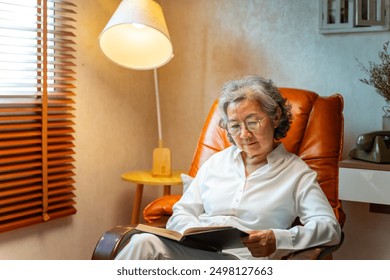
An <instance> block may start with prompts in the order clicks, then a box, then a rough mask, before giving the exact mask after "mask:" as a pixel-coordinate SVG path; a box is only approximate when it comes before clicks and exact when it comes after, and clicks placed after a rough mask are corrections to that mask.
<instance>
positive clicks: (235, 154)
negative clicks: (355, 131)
mask: <svg viewBox="0 0 390 280" xmlns="http://www.w3.org/2000/svg"><path fill="white" fill-rule="evenodd" d="M267 161H268V163H267V164H266V165H264V166H262V167H260V168H259V169H257V170H256V171H254V172H253V173H252V174H250V175H249V176H247V177H246V176H245V167H244V163H243V160H242V157H241V151H240V149H238V148H237V147H236V146H235V145H233V146H231V147H229V148H227V149H225V150H223V151H221V152H219V153H216V154H214V155H213V156H212V157H210V159H209V160H207V161H206V162H205V163H204V164H203V165H202V166H201V168H200V169H199V171H198V174H197V176H196V177H195V178H194V180H193V181H192V183H191V185H190V186H189V188H188V189H187V190H186V191H185V193H184V194H183V196H182V198H181V199H180V200H179V201H178V202H177V203H176V204H175V205H174V207H173V210H174V212H173V215H172V216H171V218H170V219H169V220H168V223H167V228H169V229H173V230H176V231H179V232H183V231H184V230H186V229H187V228H190V227H199V226H213V225H215V226H217V225H218V226H221V225H229V226H234V227H237V228H239V229H241V230H244V231H248V230H260V229H272V230H273V232H274V234H275V237H276V248H277V252H276V253H275V254H273V256H275V257H280V256H281V255H283V254H286V253H287V252H291V251H295V250H300V249H305V248H309V247H313V246H318V245H333V244H337V243H338V242H339V239H340V234H341V229H340V225H339V223H338V221H337V219H336V218H335V215H334V213H333V209H332V208H331V206H330V204H329V202H328V200H327V198H326V196H325V194H324V193H323V191H322V189H321V188H320V186H319V184H318V182H317V179H316V178H317V173H316V172H314V171H313V170H312V169H310V168H309V167H308V166H307V164H306V163H305V162H304V161H303V160H302V159H300V158H299V157H298V156H296V155H294V154H292V153H289V152H287V151H286V150H285V148H284V146H283V144H280V145H279V146H278V147H277V148H275V149H274V150H273V151H272V152H271V153H270V154H269V155H268V156H267ZM296 217H299V218H300V221H301V223H302V224H303V225H304V226H294V227H292V228H291V224H292V223H293V222H294V220H295V218H296ZM226 252H228V253H232V254H234V255H236V256H237V257H238V258H240V259H254V257H252V255H251V254H250V252H249V250H248V249H247V248H246V247H243V248H238V249H229V250H226Z"/></svg>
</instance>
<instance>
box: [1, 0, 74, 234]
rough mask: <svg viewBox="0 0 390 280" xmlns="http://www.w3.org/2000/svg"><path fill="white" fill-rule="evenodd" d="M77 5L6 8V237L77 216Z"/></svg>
mask: <svg viewBox="0 0 390 280" xmlns="http://www.w3.org/2000/svg"><path fill="white" fill-rule="evenodd" d="M74 8H75V5H74V4H73V3H72V0H66V1H62V0H8V1H4V0H0V232H3V231H7V230H11V229H15V228H20V227H23V226H27V225H30V224H35V223H40V222H46V221H50V220H52V219H56V218H60V217H64V216H68V215H72V214H75V213H76V209H75V207H74V205H75V201H74V196H75V195H74V187H73V185H74V180H73V176H74V173H73V169H74V166H73V163H74V159H73V155H74V151H73V148H74V146H73V140H74V139H73V132H74V130H73V121H72V120H73V118H74V113H73V112H74V107H73V106H74V104H73V103H74V101H73V96H74V92H73V90H74V74H75V72H74V69H73V68H74V58H75V57H74V53H75V49H74V41H73V37H74V34H73V30H74V24H75V22H74V19H73V15H74V14H75V12H74Z"/></svg>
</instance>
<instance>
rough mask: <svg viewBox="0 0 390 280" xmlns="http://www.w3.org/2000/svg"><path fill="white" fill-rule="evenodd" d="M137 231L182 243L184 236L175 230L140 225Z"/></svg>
mask: <svg viewBox="0 0 390 280" xmlns="http://www.w3.org/2000/svg"><path fill="white" fill-rule="evenodd" d="M135 229H137V230H139V231H142V232H148V233H153V234H155V235H158V236H162V237H166V238H169V239H173V240H176V241H180V239H181V238H182V235H181V234H180V232H177V231H174V230H169V229H166V228H160V227H154V226H148V225H144V224H139V225H137V226H136V227H135Z"/></svg>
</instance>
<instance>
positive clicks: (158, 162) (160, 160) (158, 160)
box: [152, 68, 172, 177]
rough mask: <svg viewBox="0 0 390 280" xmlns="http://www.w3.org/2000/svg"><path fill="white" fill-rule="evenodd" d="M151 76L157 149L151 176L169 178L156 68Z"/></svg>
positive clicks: (169, 164)
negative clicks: (152, 78)
mask: <svg viewBox="0 0 390 280" xmlns="http://www.w3.org/2000/svg"><path fill="white" fill-rule="evenodd" d="M153 74H154V91H155V94H156V108H157V127H158V148H155V149H154V150H153V169H152V175H153V176H160V177H170V176H171V174H172V171H171V151H170V150H169V149H168V148H163V140H162V129H161V113H160V96H159V89H158V76H157V68H154V69H153Z"/></svg>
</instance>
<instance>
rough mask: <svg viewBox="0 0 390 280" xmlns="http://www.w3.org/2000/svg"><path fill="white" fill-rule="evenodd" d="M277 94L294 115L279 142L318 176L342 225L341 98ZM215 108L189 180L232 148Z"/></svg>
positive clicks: (287, 90) (294, 91) (292, 91)
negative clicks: (340, 192)
mask: <svg viewBox="0 0 390 280" xmlns="http://www.w3.org/2000/svg"><path fill="white" fill-rule="evenodd" d="M280 92H281V94H282V95H283V97H285V98H287V100H288V102H289V103H290V105H291V106H292V114H293V121H292V124H291V128H290V130H289V132H288V133H287V136H286V137H285V138H283V139H282V140H281V142H283V144H284V145H285V147H286V149H287V150H288V151H290V152H292V153H294V154H296V155H298V156H300V157H301V158H302V159H303V160H304V161H305V162H306V163H307V164H308V165H309V166H310V167H311V168H312V169H313V170H314V171H316V172H317V174H318V182H319V184H320V186H321V188H322V189H323V191H324V193H325V195H326V196H327V198H328V200H329V202H330V204H331V206H332V207H333V210H334V212H335V215H336V218H337V219H338V221H339V222H340V224H341V225H343V224H344V221H345V214H344V212H343V210H342V207H341V202H340V201H339V197H338V181H339V168H338V163H339V161H340V160H341V157H342V149H343V137H344V118H343V106H344V103H343V98H342V96H341V95H340V94H334V95H332V96H328V97H323V96H319V95H318V94H317V93H315V92H312V91H308V90H302V89H293V88H280ZM217 107H218V101H215V102H214V104H213V106H212V108H211V110H210V112H209V115H208V117H207V119H206V122H205V124H204V127H203V130H202V133H201V135H200V138H199V141H198V144H197V147H196V150H195V154H194V157H193V161H192V163H191V167H190V170H189V175H190V176H192V177H194V176H195V175H196V173H197V172H198V170H199V167H200V166H201V165H202V164H203V163H204V162H205V161H206V160H207V159H208V158H209V157H210V156H211V155H212V154H214V153H216V152H218V151H221V150H223V149H225V148H227V147H229V146H230V145H231V143H230V142H229V139H228V137H227V135H226V133H225V130H224V129H222V128H221V127H220V126H219V125H218V122H219V120H220V115H219V111H218V109H217Z"/></svg>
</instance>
